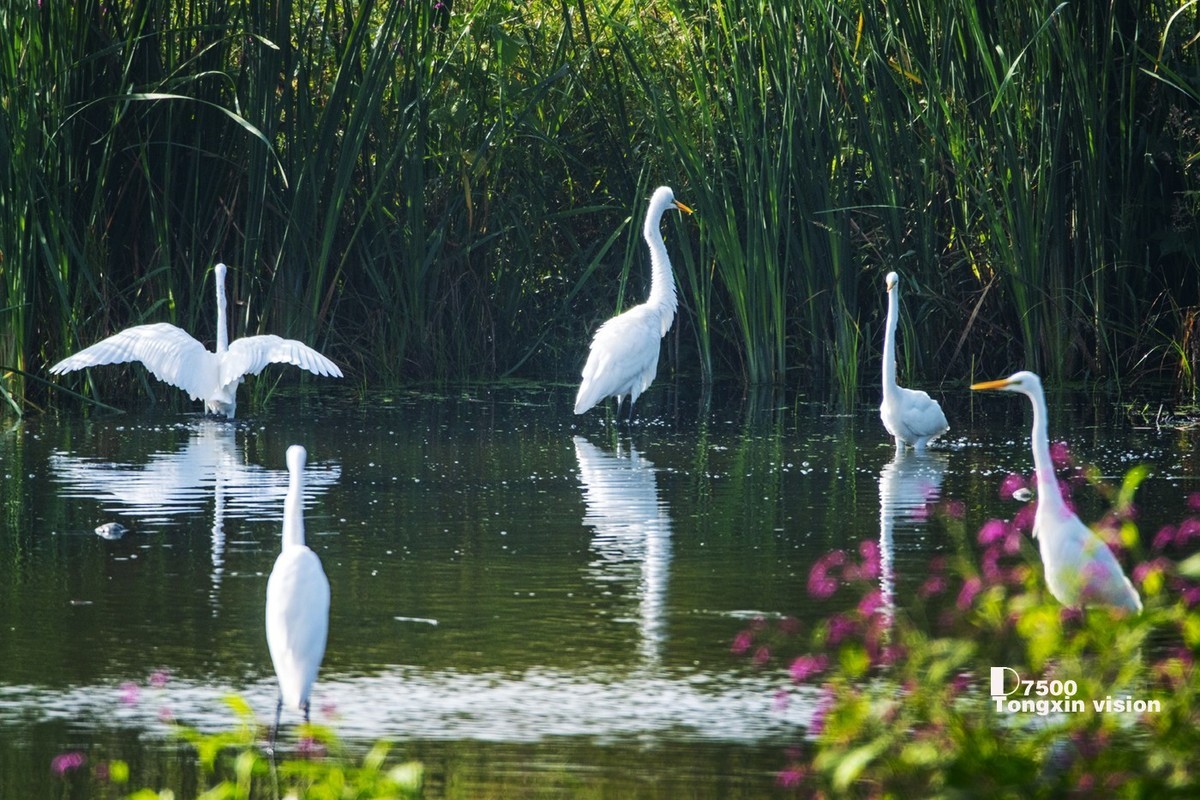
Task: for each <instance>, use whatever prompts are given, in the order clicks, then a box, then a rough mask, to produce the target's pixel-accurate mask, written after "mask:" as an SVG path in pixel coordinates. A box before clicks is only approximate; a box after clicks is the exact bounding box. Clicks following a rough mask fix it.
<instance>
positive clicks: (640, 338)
mask: <svg viewBox="0 0 1200 800" xmlns="http://www.w3.org/2000/svg"><path fill="white" fill-rule="evenodd" d="M668 208H677V209H679V210H680V211H684V212H687V213H688V214H690V213H692V210H691V209H690V208H688V207H687V206H685V205H684V204H683V203H681V202H679V201H678V200H676V199H675V193H674V192H672V191H671V189H670V187H667V186H660V187H658V188H657V189H655V190H654V194H653V195H652V196H651V197H650V205H649V207H648V208H647V209H646V222H645V225H644V227H643V230H642V235H643V236H644V237H645V239H646V244H648V245H649V246H650V298H649V299H648V300H646V302H644V303H642V304H641V305H638V306H634V307H633V308H631V309H629V310H628V311H625V312H624V313H622V314H618V315H617V316H615V317H613V318H612V319H610V320H608V321H607V322H605V323H604V324H603V325H601V326H600V327H599V328H598V329H597V330H596V335H595V336H594V337H593V338H592V347H591V352H589V353H588V359H587V363H586V364H585V365H584V367H583V382H582V383H581V384H580V385H579V394H577V395H576V396H575V413H576V414H582V413H584V412H585V411H587V410H588V409H590V408H591V407H592V406H594V405H596V403H599V402H600V401H601V400H603V399H604V398H606V397H613V396H615V397H616V398H617V408H618V410H619V409H620V407H621V400H622V398H624V397H625V395H629V413H630V414H631V415H632V413H633V404H634V403H635V402H637V399H638V395H640V394H641V393H642V392H644V391H645V390H646V388H647V387H648V386H650V383H651V381H653V380H654V374H655V373H656V372H657V371H658V351H659V349H660V348H659V342H660V340H661V339H662V337H663V336H664V335H666V333H667V331H668V330H669V329H670V327H671V323H672V322H674V320H675V309H676V307H677V306H678V301H677V300H676V299H675V276H674V275H673V274H672V272H671V261H670V259H669V258H668V257H667V246H666V244H665V243H664V242H663V237H662V231H660V230H659V225H660V224H661V222H662V215H663V214H664V213H665V212H666V210H667V209H668Z"/></svg>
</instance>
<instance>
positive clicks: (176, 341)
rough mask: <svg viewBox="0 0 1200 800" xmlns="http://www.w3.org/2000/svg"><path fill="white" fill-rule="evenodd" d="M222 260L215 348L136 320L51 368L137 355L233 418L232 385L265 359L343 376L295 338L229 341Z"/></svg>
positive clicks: (117, 360) (167, 327) (55, 370)
mask: <svg viewBox="0 0 1200 800" xmlns="http://www.w3.org/2000/svg"><path fill="white" fill-rule="evenodd" d="M225 271H226V267H225V265H224V264H217V266H216V267H215V269H214V270H213V272H214V275H215V278H216V284H217V349H216V352H211V351H209V350H205V349H204V345H202V344H200V342H198V341H196V340H195V339H193V338H192V336H191V335H190V334H189V333H188V332H187V331H185V330H183V329H181V328H177V327H175V326H174V325H172V324H170V323H169V322H156V323H154V324H151V325H136V326H134V327H132V328H126V329H125V330H123V331H121V332H120V333H115V334H113V335H112V336H109V337H108V338H107V339H102V340H101V341H99V342H97V343H96V344H94V345H92V346H91V347H88V348H85V349H83V350H80V351H79V352H78V353H75V354H74V355H72V356H68V357H67V358H64V359H63V360H62V361H60V362H58V363H57V364H55V365H54V366H53V367H51V368H50V372H51V373H52V374H55V375H61V374H63V373H66V372H72V371H74V370H77V369H84V368H86V367H97V366H101V365H103V364H123V363H125V362H128V361H140V362H142V364H144V365H145V367H146V369H148V370H150V372H151V374H153V375H154V377H156V378H158V379H159V380H160V381H164V382H166V383H169V384H171V385H172V386H175V387H177V388H179V389H182V390H184V391H185V392H187V393H188V396H189V397H191V398H192V399H193V400H203V401H204V406H205V408H206V409H207V410H208V411H209V412H210V413H213V414H217V415H224V416H225V417H226V418H227V419H233V417H234V414H235V412H236V411H237V387H238V384H239V383H241V382H242V381H243V380H245V376H246V375H257V374H258V373H260V372H262V371H263V368H264V367H266V366H267V365H268V364H294V365H296V366H297V367H301V368H303V369H306V370H308V371H309V372H312V373H314V374H316V375H327V376H330V377H335V378H340V377H342V371H341V370H340V369H339V368H338V366H337V364H334V363H333V362H332V361H330V360H329V359H328V358H326V357H325V356H323V355H321V354H320V353H318V352H317V351H316V350H314V349H312V348H311V347H309V346H308V345H306V344H303V343H302V342H298V341H296V340H295V339H284V338H281V337H279V336H274V335H271V334H267V335H264V336H245V337H243V338H241V339H235V340H234V341H233V342H230V341H229V326H228V323H227V322H226V319H225V305H226V301H225Z"/></svg>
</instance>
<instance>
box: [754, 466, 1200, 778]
mask: <svg viewBox="0 0 1200 800" xmlns="http://www.w3.org/2000/svg"><path fill="white" fill-rule="evenodd" d="M1060 457H1065V454H1062V453H1060ZM1144 476H1145V470H1143V469H1135V470H1133V471H1131V472H1130V474H1129V475H1127V476H1126V479H1125V480H1124V481H1123V482H1122V484H1121V485H1119V486H1115V487H1113V486H1106V485H1104V484H1101V483H1097V482H1096V479H1095V477H1094V475H1091V474H1090V473H1089V471H1088V470H1084V469H1077V470H1076V471H1075V472H1074V473H1073V474H1072V476H1071V478H1070V479H1069V480H1068V481H1066V482H1064V483H1065V486H1064V488H1065V489H1069V488H1070V487H1071V486H1073V485H1079V484H1081V483H1085V482H1087V483H1090V484H1092V485H1096V486H1098V487H1099V488H1100V489H1101V490H1102V492H1103V493H1105V494H1106V495H1107V496H1108V497H1109V500H1110V504H1111V510H1110V512H1109V513H1108V514H1106V515H1105V516H1104V518H1103V520H1102V522H1101V524H1100V525H1099V526H1098V527H1099V529H1100V530H1101V531H1102V532H1107V533H1106V535H1107V536H1108V538H1109V541H1110V542H1112V543H1113V545H1114V546H1115V547H1116V548H1117V550H1118V551H1119V552H1124V553H1129V552H1134V553H1136V554H1137V555H1138V557H1139V558H1138V561H1139V563H1138V565H1137V567H1135V568H1134V569H1133V571H1132V574H1133V577H1134V580H1135V582H1136V584H1137V586H1138V589H1139V591H1140V592H1141V593H1142V595H1143V597H1144V598H1145V603H1146V605H1145V610H1144V612H1143V613H1142V614H1140V615H1130V614H1121V613H1119V612H1110V611H1107V610H1104V609H1096V608H1092V609H1087V610H1086V611H1082V612H1081V611H1077V610H1071V609H1065V608H1063V607H1062V606H1060V605H1059V604H1058V603H1057V602H1056V601H1055V600H1054V599H1053V598H1052V597H1051V596H1050V595H1049V593H1048V591H1047V590H1046V588H1045V584H1044V580H1043V577H1042V574H1041V567H1040V561H1039V559H1038V556H1037V553H1036V550H1035V549H1034V547H1033V546H1032V545H1031V543H1030V540H1029V536H1028V533H1029V526H1030V524H1031V522H1032V513H1031V511H1030V508H1031V506H1024V507H1022V509H1021V510H1020V511H1018V512H1017V514H1015V515H1014V516H1013V518H1012V519H1009V520H1001V519H993V520H989V521H988V522H986V523H985V524H984V525H983V526H982V527H981V528H980V530H979V532H978V535H977V536H976V537H975V539H974V540H973V541H968V539H967V537H966V536H965V534H964V530H963V527H964V525H963V522H962V521H961V518H959V517H958V516H957V511H956V510H955V509H949V510H950V511H952V512H954V513H950V514H947V513H944V512H945V511H946V510H947V509H946V508H945V507H942V509H941V510H942V512H943V513H941V514H940V515H939V518H940V519H941V521H942V526H943V527H944V528H945V529H946V533H947V534H948V535H949V536H951V537H953V539H954V540H955V541H956V542H957V543H958V549H957V552H956V554H955V555H953V556H950V557H947V558H940V557H939V558H938V559H935V561H934V562H933V564H932V565H931V573H930V575H929V576H928V577H927V579H926V580H925V582H924V584H923V586H921V588H920V589H919V590H918V591H917V593H916V597H914V598H911V599H910V600H909V601H907V602H905V603H904V604H903V608H897V609H889V608H886V607H884V606H883V605H882V604H881V603H880V602H879V588H878V578H879V563H878V560H877V557H876V556H875V555H874V554H873V553H872V552H871V549H872V548H871V547H869V546H867V547H866V548H865V550H864V551H863V552H861V553H858V554H852V553H847V552H845V551H840V550H839V551H834V552H832V553H830V554H828V555H826V556H825V557H824V558H822V559H821V560H820V561H818V562H817V564H815V565H814V567H813V569H812V572H811V573H810V580H809V591H810V594H812V595H813V597H814V598H817V599H821V600H824V599H827V598H829V597H831V596H833V597H840V598H841V599H842V600H843V601H844V602H845V603H846V604H847V605H848V606H849V605H852V602H851V600H850V598H853V597H861V599H860V600H859V601H858V603H857V604H854V605H853V606H852V607H850V608H849V609H848V610H846V611H842V612H839V613H836V614H834V615H833V616H831V617H829V618H827V619H825V620H824V621H822V622H820V623H818V624H817V625H815V626H814V627H813V628H812V629H811V630H809V631H806V632H802V631H799V630H798V626H797V625H796V623H795V621H794V620H792V621H789V622H787V623H780V624H771V623H767V622H765V621H760V622H758V623H756V624H755V625H752V626H751V627H750V628H748V629H747V630H746V631H743V632H741V633H739V634H738V636H737V637H736V638H735V642H734V650H735V652H739V653H760V652H762V650H763V649H764V648H769V649H770V650H771V651H772V652H773V653H775V654H779V653H786V652H789V651H790V652H791V653H793V654H794V655H789V656H778V655H773V656H772V657H771V658H759V659H758V661H759V662H760V663H762V664H764V665H765V664H769V663H778V664H779V665H780V666H781V667H784V668H786V669H787V670H788V673H789V677H790V680H791V682H792V683H793V684H795V687H793V689H791V690H790V691H789V692H788V693H787V694H786V697H787V698H789V700H790V701H791V702H797V701H803V702H807V703H809V704H810V706H811V713H810V717H809V723H808V729H807V735H806V737H805V739H804V741H803V742H802V743H801V744H800V746H798V747H797V748H795V749H794V750H793V751H792V752H791V753H790V756H789V763H788V764H787V766H786V767H785V768H784V769H782V770H781V772H780V773H779V775H778V784H779V785H780V786H781V787H783V788H785V789H791V790H795V791H797V792H800V793H802V794H804V795H805V796H827V797H860V796H861V797H868V796H870V797H875V796H904V797H908V796H934V795H942V794H946V793H951V794H953V793H956V792H965V793H969V794H972V795H976V796H978V795H988V796H1010V795H1011V796H1022V797H1062V796H1090V795H1092V794H1094V793H1096V792H1101V793H1104V794H1108V795H1120V796H1126V795H1128V796H1186V795H1188V794H1190V793H1194V792H1195V791H1196V790H1197V788H1200V774H1198V773H1197V772H1196V770H1195V764H1194V753H1195V748H1196V747H1197V745H1198V744H1200V735H1198V734H1197V731H1198V730H1200V706H1198V705H1197V704H1196V702H1195V698H1196V697H1197V696H1200V671H1198V670H1197V669H1196V655H1197V653H1198V652H1200V555H1190V554H1193V553H1195V550H1196V548H1195V543H1196V541H1198V540H1200V516H1197V512H1200V495H1198V494H1193V495H1191V496H1189V497H1188V498H1187V509H1186V512H1187V513H1188V516H1187V517H1186V518H1185V519H1184V520H1183V521H1182V522H1180V523H1179V524H1177V525H1169V526H1165V527H1163V528H1162V529H1160V530H1159V531H1158V532H1157V533H1156V534H1155V535H1154V536H1153V537H1152V538H1151V540H1150V541H1149V543H1147V544H1143V537H1142V536H1141V534H1140V533H1139V531H1138V529H1137V526H1136V516H1137V515H1136V509H1135V507H1134V505H1133V502H1132V501H1133V494H1134V491H1135V490H1136V487H1137V485H1138V483H1139V482H1140V481H1141V480H1142V478H1144ZM1018 483H1019V482H1018V481H1016V480H1014V479H1012V478H1011V477H1010V478H1008V479H1006V480H1005V482H1004V489H1003V491H1005V492H1007V491H1008V490H1009V489H1010V488H1011V487H1012V486H1014V485H1016V484H1018ZM868 544H871V543H864V545H868ZM797 649H799V650H800V652H799V653H796V651H797Z"/></svg>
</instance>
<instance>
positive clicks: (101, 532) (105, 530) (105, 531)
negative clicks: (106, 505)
mask: <svg viewBox="0 0 1200 800" xmlns="http://www.w3.org/2000/svg"><path fill="white" fill-rule="evenodd" d="M127 533H129V529H128V528H126V527H125V526H124V525H122V524H121V523H119V522H106V523H104V524H103V525H97V526H96V535H97V536H99V537H100V538H101V539H108V540H109V541H110V542H111V541H114V540H116V539H120V538H121V537H122V536H124V535H125V534H127Z"/></svg>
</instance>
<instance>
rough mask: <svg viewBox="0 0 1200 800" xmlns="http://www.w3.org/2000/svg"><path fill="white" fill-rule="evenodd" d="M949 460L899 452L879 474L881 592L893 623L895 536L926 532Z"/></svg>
mask: <svg viewBox="0 0 1200 800" xmlns="http://www.w3.org/2000/svg"><path fill="white" fill-rule="evenodd" d="M948 460H949V455H948V454H946V453H937V452H928V451H925V452H921V451H911V450H901V449H897V451H896V454H895V456H894V457H893V458H892V460H891V461H889V462H888V463H887V464H884V466H883V469H882V470H880V471H879V589H880V594H881V599H882V601H883V607H884V609H885V612H884V613H886V614H887V616H888V619H889V621H890V619H891V616H892V613H893V610H894V609H895V607H896V536H895V534H896V533H897V532H903V533H915V532H917V531H921V530H924V523H925V521H926V520H927V519H928V515H929V507H930V505H931V504H933V503H935V502H937V501H938V499H939V498H940V497H941V494H942V478H943V477H944V475H945V472H946V463H947V461H948ZM905 549H908V548H905ZM912 549H913V550H916V549H917V548H916V547H915V546H914V547H913V548H912Z"/></svg>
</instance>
